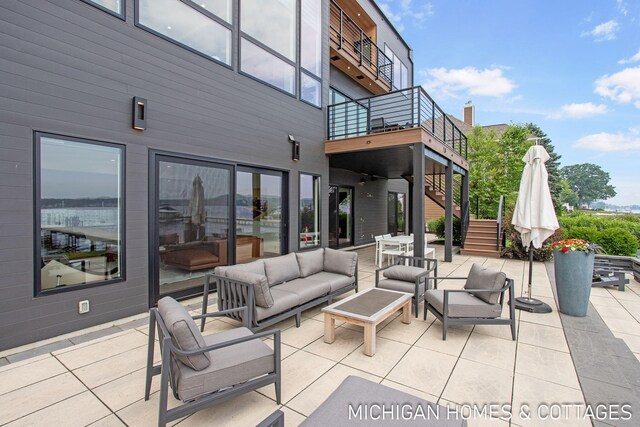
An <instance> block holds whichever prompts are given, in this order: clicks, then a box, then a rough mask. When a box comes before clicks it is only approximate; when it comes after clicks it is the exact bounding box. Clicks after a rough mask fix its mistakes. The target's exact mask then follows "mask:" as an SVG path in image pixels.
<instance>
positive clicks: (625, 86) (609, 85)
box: [595, 66, 640, 108]
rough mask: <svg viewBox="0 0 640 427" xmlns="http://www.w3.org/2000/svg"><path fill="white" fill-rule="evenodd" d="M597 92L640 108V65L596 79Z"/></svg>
mask: <svg viewBox="0 0 640 427" xmlns="http://www.w3.org/2000/svg"><path fill="white" fill-rule="evenodd" d="M595 84H596V89H595V92H596V93H597V94H599V95H602V96H604V97H606V98H609V99H612V100H614V101H617V102H620V103H623V104H628V103H630V102H633V104H634V105H635V106H636V107H637V108H640V66H638V67H629V68H625V69H624V70H622V71H619V72H617V73H615V74H612V75H608V74H607V75H604V76H602V77H600V78H599V79H598V80H596V83H595Z"/></svg>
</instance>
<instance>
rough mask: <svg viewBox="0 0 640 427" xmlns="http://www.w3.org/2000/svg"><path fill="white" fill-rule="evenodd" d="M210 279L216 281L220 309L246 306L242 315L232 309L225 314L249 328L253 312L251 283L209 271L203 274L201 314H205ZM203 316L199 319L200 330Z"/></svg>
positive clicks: (253, 301) (253, 302) (253, 300)
mask: <svg viewBox="0 0 640 427" xmlns="http://www.w3.org/2000/svg"><path fill="white" fill-rule="evenodd" d="M211 281H215V282H216V283H217V288H218V307H221V308H222V310H221V311H225V312H226V311H227V310H233V309H239V308H242V307H246V309H247V311H246V313H245V312H243V315H240V314H238V313H237V312H238V311H239V310H233V311H231V312H228V313H227V314H225V315H226V316H228V317H231V318H233V319H236V320H239V321H241V322H242V323H243V325H244V326H245V327H247V328H250V327H251V325H252V324H253V318H254V312H255V308H256V306H255V301H256V299H255V291H254V289H253V285H250V284H248V283H245V282H241V281H239V280H234V279H229V278H228V277H224V276H220V275H217V274H212V273H209V274H207V275H206V276H205V280H204V296H203V299H202V314H203V315H204V314H207V304H208V298H209V289H210V288H211ZM205 320H206V319H204V318H201V319H200V330H201V331H203V330H204V323H205Z"/></svg>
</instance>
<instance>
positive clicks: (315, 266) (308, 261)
mask: <svg viewBox="0 0 640 427" xmlns="http://www.w3.org/2000/svg"><path fill="white" fill-rule="evenodd" d="M296 258H297V260H298V267H300V277H307V276H311V275H312V274H316V273H319V272H321V271H322V269H323V268H324V249H322V248H320V249H316V250H315V251H308V252H298V253H296Z"/></svg>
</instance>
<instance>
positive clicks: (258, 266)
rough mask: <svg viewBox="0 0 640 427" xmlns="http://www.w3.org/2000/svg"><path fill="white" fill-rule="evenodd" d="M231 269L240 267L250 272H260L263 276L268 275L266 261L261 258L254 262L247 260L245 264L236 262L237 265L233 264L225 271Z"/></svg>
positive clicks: (239, 268)
mask: <svg viewBox="0 0 640 427" xmlns="http://www.w3.org/2000/svg"><path fill="white" fill-rule="evenodd" d="M231 269H234V270H235V269H238V270H242V271H247V272H249V273H255V274H260V275H262V276H266V273H265V269H264V261H263V260H261V259H258V260H256V261H252V262H247V263H245V264H235V265H231V266H229V267H227V268H226V269H225V271H227V272H228V271H229V270H231Z"/></svg>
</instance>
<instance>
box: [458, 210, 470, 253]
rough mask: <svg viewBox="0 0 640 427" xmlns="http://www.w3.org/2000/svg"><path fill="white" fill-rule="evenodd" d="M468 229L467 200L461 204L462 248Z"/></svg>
mask: <svg viewBox="0 0 640 427" xmlns="http://www.w3.org/2000/svg"><path fill="white" fill-rule="evenodd" d="M468 230H469V201H468V200H467V201H465V202H464V203H463V204H462V216H461V217H460V246H461V247H462V249H464V242H465V240H467V231H468Z"/></svg>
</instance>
